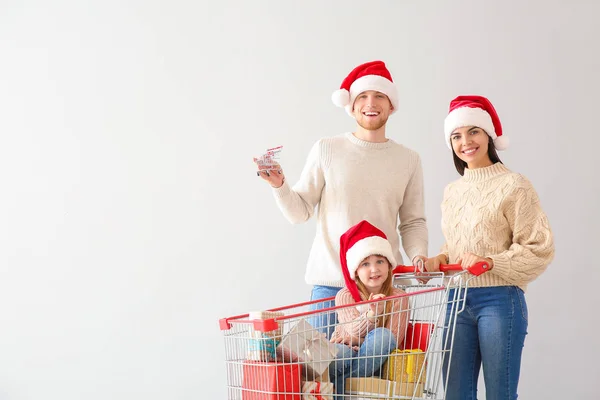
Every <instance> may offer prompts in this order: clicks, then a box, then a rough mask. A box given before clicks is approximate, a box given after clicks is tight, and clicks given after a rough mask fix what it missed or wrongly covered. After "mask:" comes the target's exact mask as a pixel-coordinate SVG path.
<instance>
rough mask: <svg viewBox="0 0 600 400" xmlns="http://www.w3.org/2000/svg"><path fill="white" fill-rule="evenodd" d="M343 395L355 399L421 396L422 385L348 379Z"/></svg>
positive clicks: (380, 380)
mask: <svg viewBox="0 0 600 400" xmlns="http://www.w3.org/2000/svg"><path fill="white" fill-rule="evenodd" d="M345 393H346V394H347V395H351V396H353V397H351V398H352V399H355V398H357V397H358V398H361V397H366V398H381V399H389V398H390V397H393V396H396V398H397V397H407V398H412V396H413V395H414V396H417V397H421V396H423V383H408V382H405V383H399V382H392V381H388V380H385V379H379V378H348V379H346V388H345Z"/></svg>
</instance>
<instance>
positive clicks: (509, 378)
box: [443, 286, 528, 400]
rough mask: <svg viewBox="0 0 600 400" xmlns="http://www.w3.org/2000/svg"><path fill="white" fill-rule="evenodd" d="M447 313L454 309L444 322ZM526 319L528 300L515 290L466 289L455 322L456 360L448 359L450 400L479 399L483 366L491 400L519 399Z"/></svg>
mask: <svg viewBox="0 0 600 400" xmlns="http://www.w3.org/2000/svg"><path fill="white" fill-rule="evenodd" d="M453 291H454V290H451V291H450V292H451V293H450V296H453V294H454V293H453ZM461 305H462V303H461V304H459V308H460V306H461ZM449 312H450V306H449V307H448V310H447V314H446V321H448V319H449ZM527 318H528V316H527V303H526V302H525V296H524V293H523V291H522V290H521V289H520V288H519V287H517V286H496V287H482V288H470V289H468V291H467V298H466V304H465V309H464V310H463V311H462V312H461V313H460V314H458V316H457V319H456V332H455V334H454V346H453V350H452V359H451V361H450V363H449V362H448V361H449V360H448V356H446V357H445V358H444V365H443V367H444V377H446V374H447V373H448V364H450V372H449V375H448V378H447V380H448V382H447V385H446V400H475V399H477V378H478V377H479V369H480V368H481V366H482V365H483V377H484V380H485V392H486V393H485V395H486V399H487V400H515V399H516V398H517V386H518V384H519V373H520V370H521V354H522V352H523V345H524V342H525V336H526V335H527ZM451 331H452V326H451V327H450V329H449V332H451Z"/></svg>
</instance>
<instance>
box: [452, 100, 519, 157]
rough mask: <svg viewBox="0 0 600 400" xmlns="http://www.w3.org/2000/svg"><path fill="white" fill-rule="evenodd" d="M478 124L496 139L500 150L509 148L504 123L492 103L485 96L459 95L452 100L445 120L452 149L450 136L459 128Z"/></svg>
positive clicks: (495, 143)
mask: <svg viewBox="0 0 600 400" xmlns="http://www.w3.org/2000/svg"><path fill="white" fill-rule="evenodd" d="M464 126H477V127H479V128H481V129H483V130H484V131H485V132H486V133H487V134H488V135H489V137H491V138H492V139H493V140H494V147H496V149H498V150H505V149H507V148H508V144H509V141H508V138H507V137H506V136H503V135H502V124H501V123H500V118H499V117H498V113H496V109H495V108H494V106H493V105H492V103H491V102H490V101H489V100H488V99H487V98H485V97H483V96H458V97H457V98H455V99H454V100H452V101H451V102H450V110H449V112H448V115H447V116H446V119H445V121H444V137H445V139H446V144H447V145H448V147H450V149H452V145H451V144H450V136H451V135H452V132H454V131H455V130H456V129H457V128H462V127H464Z"/></svg>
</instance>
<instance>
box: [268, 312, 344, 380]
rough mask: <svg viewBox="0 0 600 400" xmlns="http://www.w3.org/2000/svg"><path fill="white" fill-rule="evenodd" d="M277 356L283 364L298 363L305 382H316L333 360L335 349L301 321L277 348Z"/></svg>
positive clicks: (311, 327) (309, 325)
mask: <svg viewBox="0 0 600 400" xmlns="http://www.w3.org/2000/svg"><path fill="white" fill-rule="evenodd" d="M277 354H278V356H280V357H281V359H282V360H283V361H284V362H300V363H302V364H303V366H304V370H305V376H306V380H307V381H316V380H322V379H320V377H321V375H322V374H323V373H324V372H325V371H327V367H329V364H330V363H331V362H332V361H333V360H334V359H335V356H336V354H337V347H336V346H335V344H333V343H331V342H330V341H329V340H328V339H327V336H325V334H324V333H323V332H320V331H319V330H317V329H315V328H314V327H313V326H312V325H311V324H309V323H308V322H306V321H305V320H303V319H301V320H300V321H298V323H297V324H296V326H294V327H293V328H292V329H291V330H290V331H289V332H288V333H287V335H285V336H284V338H283V340H282V341H281V343H279V345H278V346H277Z"/></svg>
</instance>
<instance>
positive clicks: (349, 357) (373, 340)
mask: <svg viewBox="0 0 600 400" xmlns="http://www.w3.org/2000/svg"><path fill="white" fill-rule="evenodd" d="M340 261H341V265H342V272H343V274H344V280H345V282H346V287H345V288H343V289H341V290H340V291H339V292H338V294H337V295H336V297H335V305H336V306H343V305H351V304H355V303H357V302H360V301H364V300H373V299H383V298H385V297H387V296H394V295H399V294H403V293H404V292H403V291H402V290H400V289H395V288H393V287H392V270H393V268H394V267H395V266H396V261H395V259H394V255H393V251H392V246H391V245H390V243H389V242H388V240H387V238H386V236H385V234H384V233H383V232H382V231H381V230H379V229H378V228H376V227H374V226H373V225H371V224H370V223H369V222H367V221H364V220H363V221H361V222H359V223H358V224H357V225H355V226H353V227H352V228H350V229H349V230H348V231H347V232H346V233H344V234H343V235H342V237H341V238H340ZM407 309H408V300H407V299H406V298H397V299H394V300H390V301H381V302H377V303H371V304H368V305H362V306H356V307H344V308H341V309H339V310H337V314H338V319H339V324H338V325H337V326H336V329H335V331H334V332H333V335H332V337H331V341H332V342H334V343H337V344H338V345H337V346H338V354H337V358H336V360H335V361H334V362H332V363H331V365H330V367H329V375H330V378H331V381H332V382H333V383H334V385H335V388H336V393H338V394H343V393H344V385H345V381H346V378H349V377H370V376H374V375H378V374H379V373H380V372H381V367H382V366H383V364H384V363H385V361H386V360H387V358H388V355H389V354H390V353H391V352H392V351H393V350H394V349H396V347H397V345H399V344H400V343H401V342H402V340H403V339H404V335H405V331H406V325H407V322H408V313H407V312H401V310H407Z"/></svg>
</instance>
